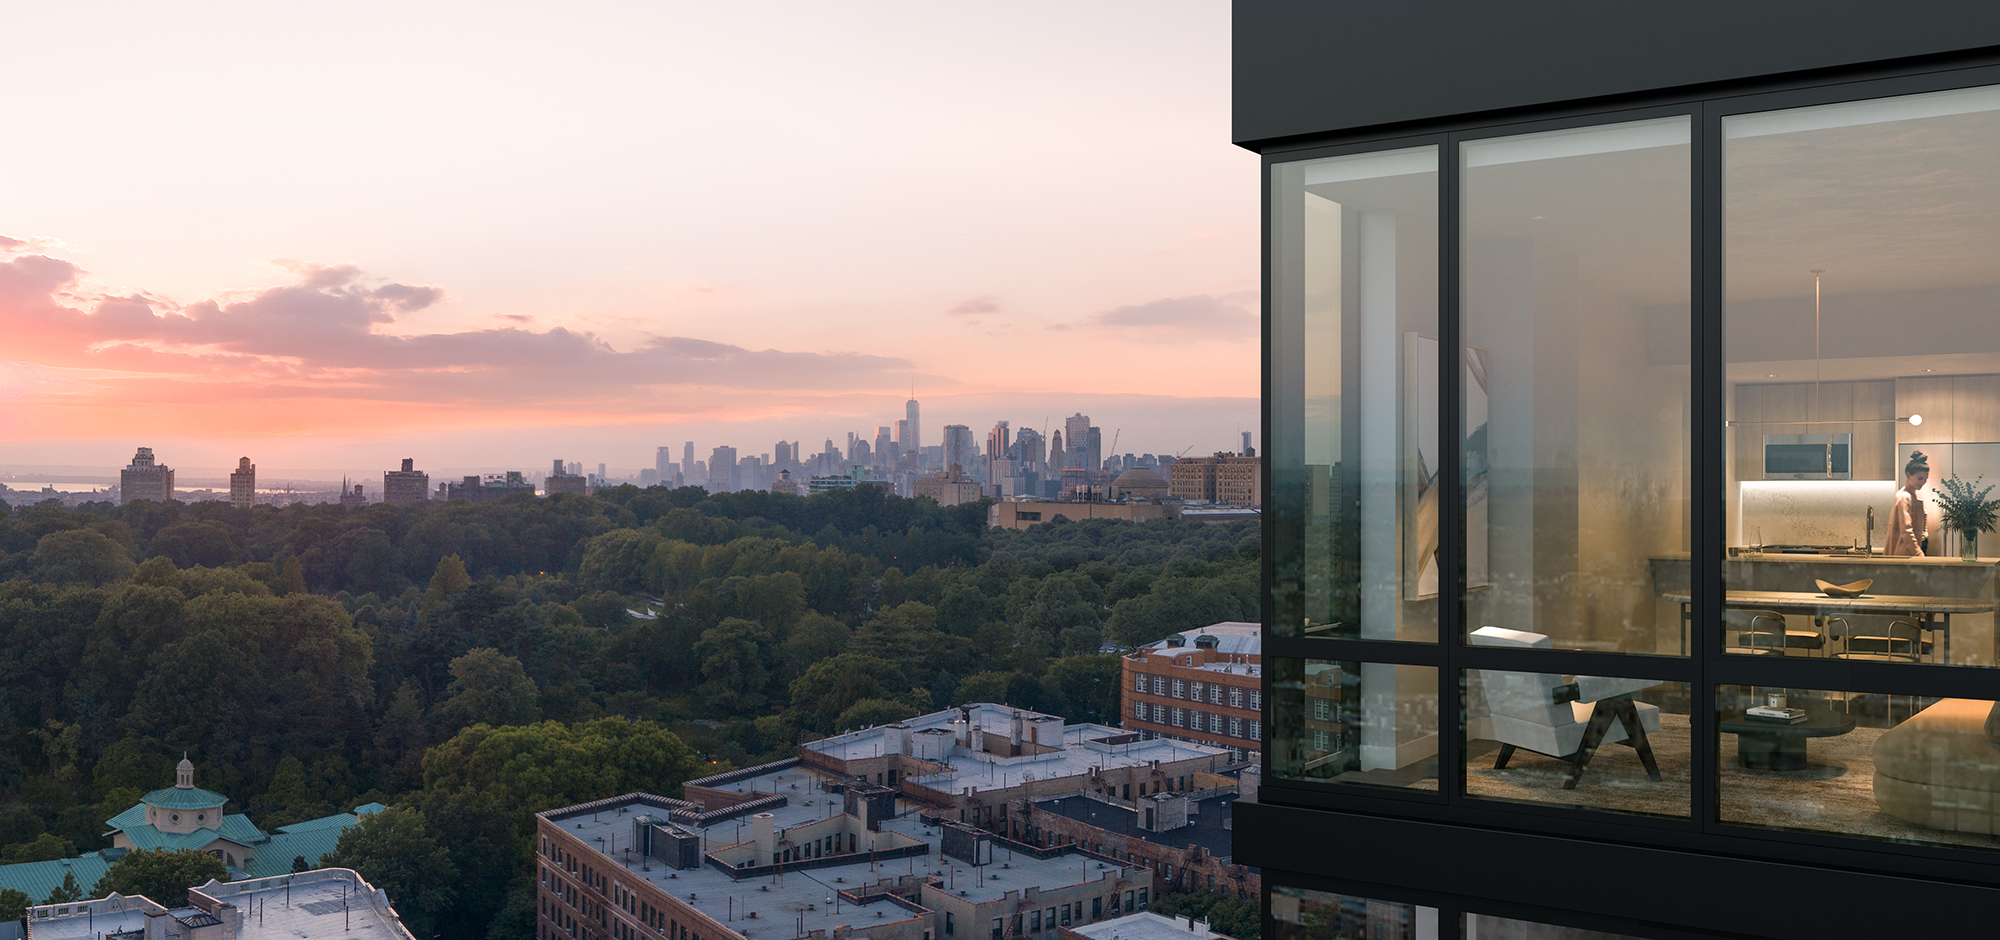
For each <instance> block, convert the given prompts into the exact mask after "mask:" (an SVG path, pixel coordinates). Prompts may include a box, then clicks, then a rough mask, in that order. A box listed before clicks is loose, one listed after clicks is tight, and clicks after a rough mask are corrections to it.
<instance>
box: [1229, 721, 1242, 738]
mask: <svg viewBox="0 0 2000 940" xmlns="http://www.w3.org/2000/svg"><path fill="white" fill-rule="evenodd" d="M1229 736H1230V737H1232V738H1240V737H1242V736H1243V719H1241V718H1231V719H1229Z"/></svg>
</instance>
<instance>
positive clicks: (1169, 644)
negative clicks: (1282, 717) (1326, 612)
mask: <svg viewBox="0 0 2000 940" xmlns="http://www.w3.org/2000/svg"><path fill="white" fill-rule="evenodd" d="M1263 634H1264V629H1263V627H1262V626H1260V625H1258V624H1254V623H1235V622H1227V623H1218V624H1213V625H1210V626H1207V627H1203V628H1201V629H1199V630H1188V631H1185V632H1182V633H1176V634H1174V635H1172V636H1169V637H1167V638H1166V639H1164V640H1160V641H1159V642H1157V643H1149V644H1147V645H1145V646H1142V647H1139V648H1138V649H1136V650H1133V651H1132V652H1130V653H1127V654H1126V655H1125V656H1123V657H1120V659H1119V661H1118V674H1119V677H1120V681H1119V685H1120V686H1121V687H1122V688H1123V689H1124V690H1125V706H1124V726H1125V727H1126V728H1127V729H1129V730H1132V731H1137V732H1139V733H1140V734H1143V735H1145V736H1146V737H1148V738H1166V739H1168V740H1171V741H1193V742H1196V743H1199V744H1206V745H1208V746H1210V747H1221V748H1228V749H1229V751H1230V753H1231V756H1232V757H1233V758H1234V759H1236V760H1238V761H1244V760H1249V761H1255V760H1258V759H1259V758H1260V757H1261V756H1262V751H1263V743H1262V742H1263V736H1264V720H1263V719H1264V674H1263V662H1264V655H1263V653H1264V650H1263Z"/></svg>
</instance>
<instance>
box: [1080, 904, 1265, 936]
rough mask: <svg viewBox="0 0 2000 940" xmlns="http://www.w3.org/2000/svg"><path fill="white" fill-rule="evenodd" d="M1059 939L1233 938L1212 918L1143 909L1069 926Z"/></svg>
mask: <svg viewBox="0 0 2000 940" xmlns="http://www.w3.org/2000/svg"><path fill="white" fill-rule="evenodd" d="M1059 934H1060V935H1059V936H1058V938H1057V940H1230V938H1229V937H1228V936H1226V935H1224V934H1219V933H1216V932H1215V931H1213V930H1210V929H1209V927H1208V921H1205V920H1196V919H1194V918H1193V917H1185V918H1182V917H1168V916H1167V915H1165V914H1155V913H1153V912H1152V911H1140V912H1138V913H1136V914H1127V915H1125V916H1124V917H1114V918H1112V919H1110V920H1105V921H1099V922H1097V923H1095V924H1084V925H1082V926H1079V927H1075V928H1070V927H1065V928H1063V929H1062V930H1061V931H1059Z"/></svg>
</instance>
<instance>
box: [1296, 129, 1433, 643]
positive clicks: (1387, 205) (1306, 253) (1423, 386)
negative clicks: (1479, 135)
mask: <svg viewBox="0 0 2000 940" xmlns="http://www.w3.org/2000/svg"><path fill="white" fill-rule="evenodd" d="M1271 188H1272V200H1273V203H1272V207H1271V215H1272V224H1273V225H1274V226H1275V231H1273V233H1272V239H1271V244H1272V261H1271V264H1272V271H1271V292H1272V296H1271V308H1272V329H1273V330H1274V333H1273V335H1272V337H1271V344H1270V346H1271V349H1270V357H1271V381H1272V389H1271V396H1270V397H1271V403H1270V407H1271V424H1272V428H1271V441H1270V448H1269V457H1270V459H1271V476H1272V485H1273V487H1274V488H1275V489H1276V490H1277V492H1276V493H1275V494H1274V496H1275V498H1274V499H1273V500H1272V501H1271V502H1272V503H1273V506H1272V510H1273V513H1272V515H1273V517H1274V522H1275V528H1276V531H1277V533H1278V538H1277V544H1276V545H1275V546H1274V551H1273V567H1274V569H1275V577H1274V581H1273V584H1272V587H1271V589H1272V592H1273V595H1272V604H1273V608H1274V610H1275V612H1276V618H1275V622H1274V623H1273V625H1272V627H1273V632H1274V633H1275V634H1276V635H1278V636H1307V637H1333V638H1342V639H1369V640H1401V641H1413V642H1436V640H1437V622H1438V621H1437V605H1438V597H1437V593H1438V579H1439V568H1438V558H1437V547H1438V521H1437V520H1438V498H1439V488H1438V486H1437V473H1438V455H1437V414H1438V402H1437V394H1438V391H1437V390H1438V381H1437V361H1438V358H1439V357H1438V347H1437V342H1438V332H1437V323H1438V303H1437V285H1438V148H1436V147H1418V148H1412V149H1407V150H1398V151H1392V152H1388V153H1376V154H1362V155H1358V156H1350V157H1332V158H1328V159H1323V160H1305V161H1300V162H1296V163H1284V164H1279V165H1278V166H1276V167H1274V168H1273V177H1272V180H1271Z"/></svg>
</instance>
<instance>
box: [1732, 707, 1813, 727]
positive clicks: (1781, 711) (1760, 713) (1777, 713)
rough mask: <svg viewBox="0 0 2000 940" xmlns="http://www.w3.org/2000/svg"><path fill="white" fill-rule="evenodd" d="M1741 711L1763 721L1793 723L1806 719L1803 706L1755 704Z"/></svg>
mask: <svg viewBox="0 0 2000 940" xmlns="http://www.w3.org/2000/svg"><path fill="white" fill-rule="evenodd" d="M1743 713H1744V714H1745V715H1748V716H1750V717H1752V718H1758V719H1762V720H1764V721H1782V722H1787V723H1795V722H1800V721H1804V720H1806V710H1805V709H1803V708H1777V707H1774V706H1770V705H1757V706H1754V707H1751V708H1748V709H1745V710H1744V712H1743Z"/></svg>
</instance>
